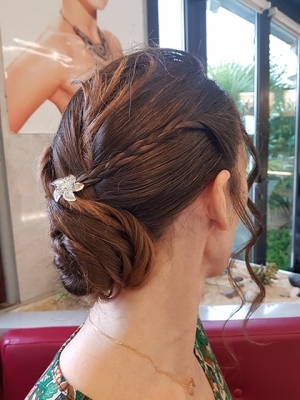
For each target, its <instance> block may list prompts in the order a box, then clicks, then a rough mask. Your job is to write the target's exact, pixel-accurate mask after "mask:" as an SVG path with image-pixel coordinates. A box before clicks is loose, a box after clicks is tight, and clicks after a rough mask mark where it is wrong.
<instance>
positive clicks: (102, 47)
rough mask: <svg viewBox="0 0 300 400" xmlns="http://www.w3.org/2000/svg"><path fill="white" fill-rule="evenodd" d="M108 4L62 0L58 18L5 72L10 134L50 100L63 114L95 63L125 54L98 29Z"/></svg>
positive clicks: (95, 0) (111, 37) (103, 0)
mask: <svg viewBox="0 0 300 400" xmlns="http://www.w3.org/2000/svg"><path fill="white" fill-rule="evenodd" d="M107 1H108V0H62V8H61V11H60V14H59V16H58V17H57V18H56V20H55V21H53V23H51V24H50V25H49V26H48V27H47V29H46V30H45V32H44V33H43V34H41V36H40V37H39V38H38V39H37V40H36V42H35V43H32V44H29V45H28V46H27V47H26V48H25V49H24V51H23V52H22V53H21V54H20V55H19V56H18V57H17V58H16V59H15V60H14V61H13V62H12V63H11V64H10V65H9V66H8V67H7V69H6V91H7V107H8V117H9V125H10V130H11V132H14V133H16V132H18V131H19V130H20V129H21V128H22V126H23V125H24V123H25V122H26V121H27V120H28V118H29V117H30V116H31V115H32V114H33V113H34V111H36V110H37V108H38V107H39V106H40V105H41V104H43V103H44V101H46V100H50V101H52V103H54V104H55V105H56V106H57V108H58V109H59V111H60V112H63V111H64V109H65V107H66V105H67V104H68V103H69V101H70V99H71V97H72V95H73V94H74V93H75V91H76V90H77V88H76V87H75V86H74V85H71V81H72V79H74V78H78V77H81V78H82V77H83V75H84V73H85V72H86V70H87V69H90V68H91V67H92V66H93V65H94V63H95V60H96V61H97V63H98V64H99V65H101V66H105V65H107V64H108V63H109V62H110V61H112V60H113V59H115V58H118V57H120V56H121V55H122V48H121V45H120V42H119V40H118V39H117V38H116V37H115V36H114V35H113V34H112V33H110V32H108V31H105V30H100V29H99V28H98V26H97V10H103V9H104V8H105V6H106V3H107Z"/></svg>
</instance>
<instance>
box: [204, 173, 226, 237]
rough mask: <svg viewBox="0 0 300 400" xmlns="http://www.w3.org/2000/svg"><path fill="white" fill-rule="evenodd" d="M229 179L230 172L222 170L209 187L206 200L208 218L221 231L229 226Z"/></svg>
mask: <svg viewBox="0 0 300 400" xmlns="http://www.w3.org/2000/svg"><path fill="white" fill-rule="evenodd" d="M229 179H230V172H229V171H227V170H222V171H221V172H220V173H219V174H218V175H217V177H216V178H215V179H214V180H213V181H212V182H211V184H210V185H209V186H210V188H209V189H210V190H209V193H208V198H207V201H208V202H207V211H208V216H209V218H210V219H211V220H212V221H213V222H214V224H216V226H217V228H218V229H219V230H221V231H226V230H227V229H228V228H229V225H230V215H231V213H230V212H229V203H228V198H229Z"/></svg>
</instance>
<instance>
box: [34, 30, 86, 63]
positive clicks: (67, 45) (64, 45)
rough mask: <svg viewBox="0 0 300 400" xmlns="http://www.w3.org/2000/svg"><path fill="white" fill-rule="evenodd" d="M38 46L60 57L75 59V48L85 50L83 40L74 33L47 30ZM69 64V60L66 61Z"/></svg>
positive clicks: (40, 38)
mask: <svg viewBox="0 0 300 400" xmlns="http://www.w3.org/2000/svg"><path fill="white" fill-rule="evenodd" d="M37 45H39V46H40V48H41V49H42V50H44V51H45V52H51V53H52V54H53V52H56V53H57V54H58V55H64V56H68V57H70V58H73V55H74V54H73V52H74V48H77V49H80V48H81V47H82V48H84V45H83V42H82V40H81V39H80V38H79V37H78V36H76V35H74V33H70V32H63V31H60V30H58V29H52V28H47V29H46V30H45V31H44V32H43V33H42V34H41V35H40V36H39V38H38V39H37ZM64 61H65V62H68V60H67V59H65V60H64Z"/></svg>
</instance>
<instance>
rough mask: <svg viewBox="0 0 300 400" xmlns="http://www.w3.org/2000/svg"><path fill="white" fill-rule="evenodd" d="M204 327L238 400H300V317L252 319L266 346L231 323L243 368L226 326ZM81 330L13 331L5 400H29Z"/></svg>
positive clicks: (5, 344) (252, 329)
mask: <svg viewBox="0 0 300 400" xmlns="http://www.w3.org/2000/svg"><path fill="white" fill-rule="evenodd" d="M203 324H204V327H205V329H206V332H207V334H208V336H209V339H210V342H211V345H212V347H213V350H214V352H215V354H216V356H217V359H218V361H219V363H220V365H221V368H222V371H223V373H224V375H225V378H226V380H227V382H228V385H229V388H230V391H231V393H232V395H233V399H234V400H300V384H299V377H298V375H299V370H300V317H295V318H270V319H252V320H250V322H249V324H248V328H247V333H248V335H249V337H250V339H251V340H255V341H257V342H259V343H260V344H261V345H257V344H253V343H251V342H249V341H247V339H246V338H245V336H244V334H243V331H242V321H229V322H228V323H227V325H226V328H225V330H224V334H225V336H226V338H227V340H228V343H229V344H231V346H232V349H233V351H234V353H235V355H236V356H237V358H238V360H239V363H238V366H237V365H235V364H234V362H233V361H232V358H231V357H230V355H229V353H228V351H227V349H226V348H225V346H224V338H223V326H224V322H223V321H203ZM75 329H76V327H57V328H30V329H15V330H11V331H7V332H6V333H5V334H4V336H3V338H2V344H1V363H2V384H3V400H24V397H25V395H26V394H27V393H28V391H29V390H30V389H31V387H32V386H33V384H34V383H35V381H36V380H37V379H38V378H39V376H40V375H41V374H42V372H43V371H44V369H45V368H46V367H47V365H48V364H49V363H50V362H51V360H52V358H53V356H54V354H55V353H56V352H57V350H58V349H59V347H60V346H61V345H62V343H63V342H65V340H66V339H67V338H68V337H69V336H70V335H71V334H72V333H73V332H74V330H75ZM262 344H263V345H262ZM1 400H2V399H1ZM141 400H142V399H141Z"/></svg>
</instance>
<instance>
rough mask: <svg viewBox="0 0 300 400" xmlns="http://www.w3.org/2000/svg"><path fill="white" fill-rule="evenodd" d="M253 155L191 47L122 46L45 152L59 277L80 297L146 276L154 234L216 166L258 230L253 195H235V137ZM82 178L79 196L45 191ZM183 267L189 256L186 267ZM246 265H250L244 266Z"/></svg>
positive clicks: (83, 87) (88, 84)
mask: <svg viewBox="0 0 300 400" xmlns="http://www.w3.org/2000/svg"><path fill="white" fill-rule="evenodd" d="M243 145H245V146H246V147H247V148H248V150H249V152H250V154H252V155H253V157H254V159H253V165H254V169H253V171H252V172H251V173H250V175H249V177H248V183H249V187H251V185H252V183H253V181H254V179H255V176H256V174H257V165H256V156H255V152H254V150H253V146H252V144H251V142H250V140H249V138H248V136H247V134H246V132H245V129H244V126H243V124H242V121H241V119H240V116H239V114H238V111H237V108H236V106H235V104H234V102H233V101H232V100H231V98H230V97H229V96H228V94H226V93H225V92H224V91H223V90H222V89H221V88H220V87H219V86H218V85H217V84H216V83H215V82H214V81H212V80H211V79H209V78H208V77H207V76H206V73H205V71H204V69H203V67H202V65H201V63H200V62H199V60H198V59H196V58H195V57H193V56H191V55H189V54H187V53H185V52H183V51H178V50H171V49H158V48H156V49H148V50H142V51H138V52H135V53H133V54H129V55H126V56H124V57H122V58H120V59H118V60H116V61H114V62H112V63H111V64H109V65H108V66H106V67H105V68H104V69H100V68H98V67H96V68H95V71H94V74H93V76H92V77H91V78H90V79H88V80H87V81H85V82H82V83H81V84H80V88H79V90H78V91H77V93H76V94H75V95H74V96H73V98H72V99H71V101H70V103H69V105H68V107H67V108H66V110H65V112H64V114H63V116H62V120H61V123H60V126H59V129H58V132H57V134H56V136H55V138H54V140H53V144H52V145H51V146H50V147H49V148H48V149H47V150H46V151H45V153H44V155H43V158H42V162H41V179H42V183H43V187H44V190H45V193H46V199H47V212H48V215H49V219H50V233H51V238H52V247H53V250H54V253H55V256H54V264H55V266H56V267H57V269H58V271H59V273H60V276H61V280H62V283H63V285H64V287H65V288H66V289H67V290H68V291H69V292H70V293H72V294H74V295H76V296H85V295H91V294H92V295H94V296H95V297H96V298H99V299H101V300H110V299H113V298H115V297H116V296H117V295H118V294H119V293H120V292H121V291H122V290H123V289H134V288H137V287H139V286H140V285H142V284H143V283H144V282H145V280H146V279H147V276H148V275H149V272H150V271H151V264H152V262H153V257H154V250H153V243H154V242H155V241H157V240H158V239H159V238H160V237H161V236H162V234H163V233H164V232H165V230H166V228H167V227H169V226H170V224H172V222H173V221H174V219H175V218H176V216H178V214H179V213H180V212H181V211H183V210H184V209H185V208H186V207H187V206H188V205H189V204H191V203H192V202H193V201H194V200H195V199H196V198H197V196H198V195H199V194H201V192H203V190H204V189H205V188H206V187H207V186H208V184H209V183H210V182H211V181H212V180H213V179H215V178H216V176H217V175H218V173H219V172H220V171H222V170H223V169H226V170H228V171H229V172H230V174H231V177H230V195H231V198H232V201H233V204H234V207H235V209H236V212H237V213H238V215H239V216H240V218H241V219H242V221H243V223H244V224H245V225H246V226H247V227H248V229H249V230H250V231H251V234H252V238H251V239H250V241H249V243H248V244H247V246H245V249H246V263H247V265H248V266H249V250H250V247H251V246H252V244H253V243H254V242H255V240H256V236H257V233H258V229H257V227H256V225H255V224H254V222H253V215H252V214H254V215H255V216H256V217H257V216H258V214H257V211H256V209H255V207H254V205H253V203H252V202H251V201H250V200H248V207H247V210H245V207H244V206H243V204H242V200H241V194H240V176H239V173H238V171H237V161H238V153H239V147H240V146H243ZM69 174H72V175H74V176H75V177H76V180H77V182H82V183H84V185H85V187H84V189H83V190H82V191H79V192H77V193H76V194H75V196H76V201H75V202H68V201H66V200H64V199H63V198H60V200H59V201H58V202H55V201H54V199H53V191H54V188H53V186H52V185H51V182H52V181H54V180H55V179H58V178H63V177H66V176H68V175H69ZM187 268H188V267H187ZM249 268H250V267H249Z"/></svg>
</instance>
